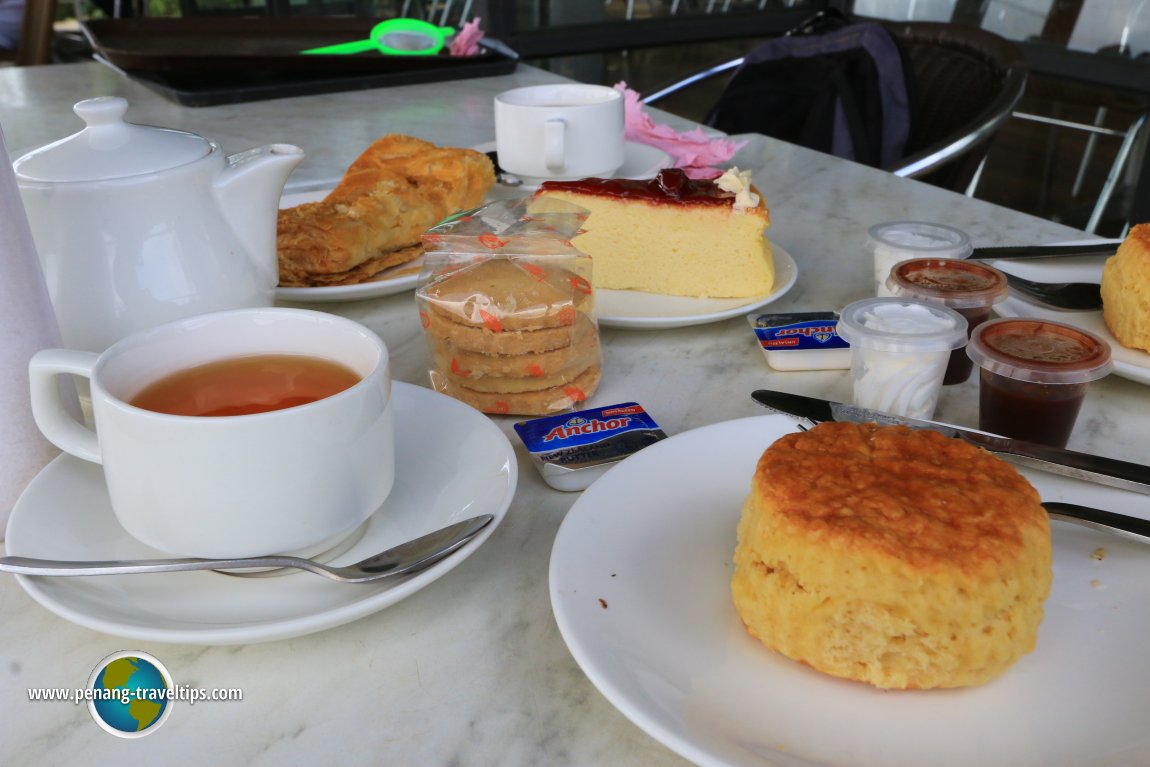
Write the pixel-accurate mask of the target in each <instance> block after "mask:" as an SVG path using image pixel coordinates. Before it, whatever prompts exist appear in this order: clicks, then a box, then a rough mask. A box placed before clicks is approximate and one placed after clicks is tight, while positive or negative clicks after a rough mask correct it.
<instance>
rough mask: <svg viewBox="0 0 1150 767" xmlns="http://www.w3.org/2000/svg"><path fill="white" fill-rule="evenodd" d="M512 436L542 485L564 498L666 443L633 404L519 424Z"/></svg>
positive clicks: (536, 419)
mask: <svg viewBox="0 0 1150 767" xmlns="http://www.w3.org/2000/svg"><path fill="white" fill-rule="evenodd" d="M515 433H516V434H518V435H519V439H521V440H523V444H524V445H526V446H527V451H528V452H529V453H530V454H531V461H532V463H534V464H535V468H536V469H538V470H539V473H540V474H541V475H542V476H543V481H544V482H546V483H547V484H548V485H550V486H551V487H553V488H555V489H556V490H564V491H568V492H574V491H578V490H586V489H587V487H588V486H589V485H590V484H591V483H592V482H594V481H595V480H596V479H598V478H599V477H600V476H602V475H603V472H605V471H607V469H609V468H611V467H612V466H614V465H615V464H616V463H618V462H619V461H621V460H623V459H624V458H626V457H627V456H629V455H631V454H632V453H637V452H639V451H640V450H642V449H643V448H645V447H647V446H648V445H653V444H655V443H656V442H658V441H659V440H662V439H666V438H667V435H666V434H664V433H663V430H662V429H660V428H659V425H658V424H657V423H655V421H654V419H652V418H651V416H650V415H648V414H647V411H646V410H644V409H643V408H642V406H640V405H639V404H638V403H635V402H624V403H622V404H620V405H609V406H607V407H600V408H592V409H590V410H580V411H578V412H575V413H560V414H558V415H551V416H546V417H544V418H535V419H533V420H530V421H520V422H519V423H517V424H515Z"/></svg>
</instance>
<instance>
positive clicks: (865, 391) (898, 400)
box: [838, 298, 966, 418]
mask: <svg viewBox="0 0 1150 767" xmlns="http://www.w3.org/2000/svg"><path fill="white" fill-rule="evenodd" d="M838 332H839V335H841V336H842V337H843V338H845V339H846V340H847V341H848V342H849V343H850V345H851V378H852V379H853V382H854V403H855V404H856V405H858V406H860V407H865V408H870V409H871V410H878V411H881V412H884V413H891V414H894V415H902V416H909V417H911V418H930V417H931V416H932V415H934V408H935V406H936V405H937V404H938V396H939V393H940V391H941V389H942V379H943V375H944V374H945V372H946V366H947V364H948V362H949V360H950V353H951V351H952V350H954V349H958V348H961V347H962V346H964V345H965V344H966V318H965V317H963V316H962V315H961V314H959V313H958V312H956V311H955V310H953V309H950V308H947V307H945V306H941V305H939V304H934V303H930V302H928V301H920V300H917V299H912V298H867V299H863V300H862V301H856V302H854V303H853V304H850V305H848V306H847V307H846V308H845V309H843V311H842V313H841V315H840V319H839V325H838Z"/></svg>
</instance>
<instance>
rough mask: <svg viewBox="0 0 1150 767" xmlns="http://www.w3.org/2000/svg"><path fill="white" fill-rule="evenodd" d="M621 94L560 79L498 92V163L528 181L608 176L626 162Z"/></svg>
mask: <svg viewBox="0 0 1150 767" xmlns="http://www.w3.org/2000/svg"><path fill="white" fill-rule="evenodd" d="M623 136H624V125H623V94H622V93H621V92H620V91H618V90H615V89H614V88H611V87H608V86H606V85H587V84H584V83H556V84H551V85H531V86H528V87H526V88H515V89H513V90H509V91H504V92H503V93H500V94H499V95H498V96H496V97H495V150H496V153H497V154H498V156H499V165H500V167H502V168H503V169H504V170H505V171H507V172H508V173H512V174H514V175H516V176H518V177H520V178H521V179H523V181H524V182H526V183H539V182H542V181H547V180H570V179H578V178H588V177H600V178H609V177H611V176H612V175H614V173H615V171H617V170H618V169H619V167H620V166H622V165H623V146H624V138H623Z"/></svg>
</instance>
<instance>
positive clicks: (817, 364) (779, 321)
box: [747, 312, 851, 370]
mask: <svg viewBox="0 0 1150 767" xmlns="http://www.w3.org/2000/svg"><path fill="white" fill-rule="evenodd" d="M747 321H748V322H750V323H751V328H752V329H754V331H755V337H756V338H757V339H758V341H759V346H760V347H762V350H763V354H764V355H765V356H766V358H767V364H768V365H770V366H771V367H773V368H774V369H775V370H848V369H850V366H851V350H850V344H849V343H847V341H846V339H844V338H842V337H841V336H839V334H838V331H837V330H836V326H837V325H838V321H839V316H838V314H837V313H835V312H794V313H791V314H752V315H748V316H747Z"/></svg>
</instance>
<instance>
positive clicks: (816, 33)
mask: <svg viewBox="0 0 1150 767" xmlns="http://www.w3.org/2000/svg"><path fill="white" fill-rule="evenodd" d="M908 71H909V66H908V65H907V64H906V63H905V62H904V59H903V54H902V51H901V50H900V49H899V46H898V43H897V42H896V41H895V40H894V38H893V37H891V35H890V33H889V32H887V31H886V29H884V28H883V26H882V25H881V24H878V23H875V22H862V23H849V22H847V21H846V20H845V19H842V18H841V17H838V18H836V17H833V16H830V17H828V16H822V15H820V16H819V17H817V18H816V20H814V21H813V22H807V23H806V24H804V25H802V26H800V27H799V28H797V29H795V30H792V31H791V32H788V33H787V34H786V35H785V36H783V37H778V38H774V39H771V40H768V41H766V42H764V43H762V44H761V45H759V46H758V47H756V48H754V49H753V50H752V51H751V52H750V53H748V54H747V56H746V57H745V58H744V60H743V63H742V64H741V65H740V66H739V68H738V69H736V70H735V73H734V75H732V77H731V80H730V82H729V83H728V84H727V86H726V88H725V90H724V91H723V93H722V95H721V96H720V98H719V101H718V102H717V103H716V104H715V106H714V107H713V108H712V110H711V112H710V113H709V114H708V116H707V118H706V120H705V122H706V124H707V125H711V126H713V127H716V128H718V129H719V130H722V131H724V132H726V133H763V134H766V135H768V136H773V137H775V138H779V139H783V140H784V141H789V142H791V143H793V144H799V145H801V146H805V147H808V148H810V149H816V150H818V151H820V152H826V153H828V154H833V155H836V156H838V157H843V158H846V159H848V160H854V161H855V162H860V163H863V164H865V165H870V166H873V167H879V168H881V167H889V166H891V165H893V164H895V163H896V162H897V161H898V160H899V159H901V158H902V157H903V156H904V151H905V148H906V142H907V137H908V136H909V135H910V128H911V115H912V114H913V111H912V104H911V100H912V91H911V87H910V85H909V80H908V77H907V72H908Z"/></svg>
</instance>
